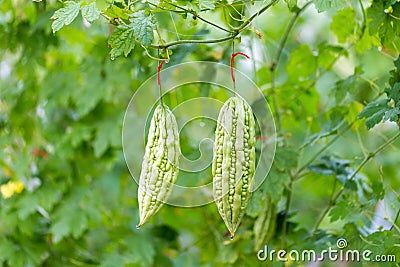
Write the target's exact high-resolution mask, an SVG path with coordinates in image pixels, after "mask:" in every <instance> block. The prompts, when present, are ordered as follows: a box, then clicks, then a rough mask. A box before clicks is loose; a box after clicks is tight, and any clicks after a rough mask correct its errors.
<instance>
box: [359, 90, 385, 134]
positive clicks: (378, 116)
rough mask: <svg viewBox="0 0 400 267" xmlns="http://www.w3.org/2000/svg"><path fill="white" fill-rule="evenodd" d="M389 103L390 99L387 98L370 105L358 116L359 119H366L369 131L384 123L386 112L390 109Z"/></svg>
mask: <svg viewBox="0 0 400 267" xmlns="http://www.w3.org/2000/svg"><path fill="white" fill-rule="evenodd" d="M388 103H389V99H387V98H386V99H381V100H377V101H374V102H371V103H368V105H366V106H365V108H364V109H363V110H362V111H361V112H360V114H358V118H359V119H361V118H366V119H367V120H366V121H365V124H366V126H367V128H368V129H371V128H372V127H374V126H375V125H376V124H378V123H380V122H381V121H382V119H383V116H384V114H385V112H386V111H388V110H389V109H390V108H389V106H388Z"/></svg>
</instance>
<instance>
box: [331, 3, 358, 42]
mask: <svg viewBox="0 0 400 267" xmlns="http://www.w3.org/2000/svg"><path fill="white" fill-rule="evenodd" d="M354 20H355V12H354V10H353V9H352V8H350V7H349V8H346V9H343V10H340V11H338V12H337V14H336V15H335V16H333V17H332V23H331V26H330V28H331V30H332V31H333V32H334V33H335V35H336V37H337V39H338V41H339V43H341V44H343V43H345V42H346V41H347V40H348V39H351V38H352V37H353V36H354V25H353V24H352V23H346V22H348V21H354Z"/></svg>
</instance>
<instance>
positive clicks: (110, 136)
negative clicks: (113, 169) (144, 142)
mask: <svg viewBox="0 0 400 267" xmlns="http://www.w3.org/2000/svg"><path fill="white" fill-rule="evenodd" d="M116 121H117V122H120V121H121V118H119V117H114V119H113V120H104V121H100V122H99V123H97V125H96V128H97V133H96V139H95V140H94V142H93V148H94V155H95V156H96V157H100V156H101V155H102V154H103V153H104V152H105V151H106V149H107V148H108V147H109V146H117V145H120V144H121V129H120V126H119V125H120V124H118V123H116Z"/></svg>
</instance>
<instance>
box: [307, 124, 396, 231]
mask: <svg viewBox="0 0 400 267" xmlns="http://www.w3.org/2000/svg"><path fill="white" fill-rule="evenodd" d="M399 137H400V132H399V133H397V134H396V135H395V136H393V137H392V138H390V139H389V141H387V142H385V143H384V144H382V145H381V146H379V147H378V148H377V149H376V150H375V151H374V152H371V153H368V155H367V156H366V157H365V158H364V160H363V161H362V162H361V163H360V165H358V167H357V169H356V170H355V171H354V172H353V173H352V175H351V176H350V177H349V179H348V180H349V181H351V180H353V179H354V177H355V176H356V175H357V174H358V173H359V172H360V171H361V169H362V168H363V167H364V166H365V164H367V163H368V162H369V161H370V160H371V159H372V158H374V157H375V156H376V155H377V154H378V153H379V152H381V151H382V150H384V149H385V148H386V147H388V146H389V145H391V144H392V143H393V142H394V141H395V140H396V139H397V138H399ZM344 189H345V187H344V185H342V187H341V189H340V190H339V192H338V193H337V194H336V196H335V197H334V198H333V199H332V200H331V201H330V202H329V204H328V206H327V207H326V208H325V210H324V211H323V212H322V214H321V216H320V217H319V219H318V221H317V223H316V224H315V227H314V230H313V232H312V233H311V236H313V235H314V234H315V233H316V231H317V230H318V228H319V226H320V225H321V223H322V221H323V220H324V218H325V217H326V215H327V214H328V212H329V211H330V209H331V208H332V206H333V205H334V203H335V202H336V201H337V200H338V199H339V197H340V196H341V195H342V194H343V192H344Z"/></svg>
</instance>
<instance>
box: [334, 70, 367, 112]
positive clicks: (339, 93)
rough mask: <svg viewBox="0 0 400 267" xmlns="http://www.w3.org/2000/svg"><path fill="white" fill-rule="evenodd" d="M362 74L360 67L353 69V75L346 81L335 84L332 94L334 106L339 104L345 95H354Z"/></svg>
mask: <svg viewBox="0 0 400 267" xmlns="http://www.w3.org/2000/svg"><path fill="white" fill-rule="evenodd" d="M361 74H363V70H362V67H361V66H357V67H356V68H355V69H354V74H353V75H351V76H349V77H347V78H346V79H343V80H339V81H338V82H336V84H335V87H334V88H333V90H332V92H333V94H334V96H335V100H336V104H341V102H342V101H343V99H344V98H345V97H346V95H347V94H355V93H356V90H357V85H358V81H359V79H360V77H361Z"/></svg>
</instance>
